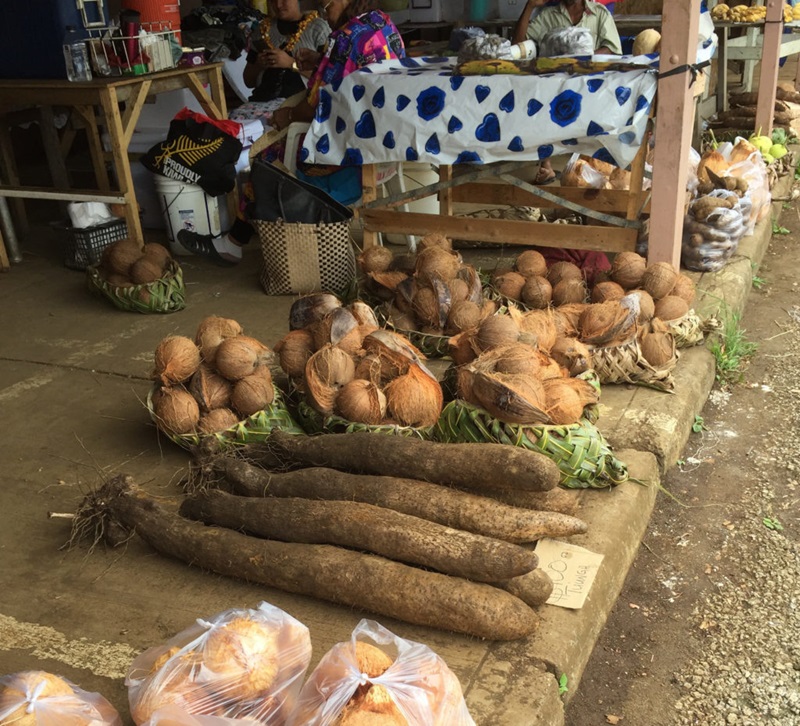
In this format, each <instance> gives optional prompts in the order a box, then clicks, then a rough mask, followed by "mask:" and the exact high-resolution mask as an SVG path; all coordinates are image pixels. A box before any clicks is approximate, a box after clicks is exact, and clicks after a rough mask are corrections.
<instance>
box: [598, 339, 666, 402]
mask: <svg viewBox="0 0 800 726" xmlns="http://www.w3.org/2000/svg"><path fill="white" fill-rule="evenodd" d="M589 349H590V350H591V353H592V368H593V369H594V370H595V371H596V372H597V375H598V376H599V377H600V382H601V383H636V384H638V385H642V386H648V387H649V388H655V389H656V390H658V391H667V392H669V393H672V392H673V391H674V390H675V380H674V379H673V377H672V371H673V369H674V368H675V365H676V364H677V362H678V352H677V350H674V351H673V353H674V354H673V356H672V358H671V359H670V360H669V361H668V362H667V363H666V364H665V365H664V366H662V367H661V368H655V367H654V366H652V365H650V363H648V362H647V360H645V357H644V356H643V355H642V349H641V346H640V345H639V339H638V338H636V337H634V338H631V339H630V340H629V341H628V342H626V343H623V344H622V345H615V346H610V347H607V348H593V347H592V346H589Z"/></svg>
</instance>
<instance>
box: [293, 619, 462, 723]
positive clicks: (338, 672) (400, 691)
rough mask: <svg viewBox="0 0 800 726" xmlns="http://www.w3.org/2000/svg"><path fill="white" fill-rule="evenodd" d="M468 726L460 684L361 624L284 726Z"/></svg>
mask: <svg viewBox="0 0 800 726" xmlns="http://www.w3.org/2000/svg"><path fill="white" fill-rule="evenodd" d="M334 722H335V723H337V724H353V726H355V725H356V724H367V723H370V724H378V723H380V724H384V726H406V724H425V725H426V726H474V724H475V721H474V720H473V719H472V716H470V714H469V711H468V710H467V704H466V703H465V701H464V695H463V693H462V690H461V684H460V683H459V681H458V678H457V677H456V675H455V674H454V673H453V671H451V670H450V668H449V667H448V666H447V664H446V663H445V662H444V660H443V659H442V658H441V657H440V656H438V655H437V654H436V653H435V652H434V651H433V650H431V648H429V647H428V646H427V645H424V644H422V643H417V642H414V641H413V640H405V639H404V638H400V637H398V636H397V635H395V634H394V633H392V632H390V631H389V630H387V629H386V628H385V627H383V626H382V625H380V624H379V623H376V622H375V621H373V620H362V621H361V622H360V623H359V624H358V625H357V626H356V628H355V629H354V630H353V633H352V635H351V638H350V640H349V641H346V642H343V643H337V644H336V645H334V646H333V647H332V648H331V649H330V650H329V651H328V652H327V653H326V654H325V655H324V656H323V657H322V660H321V661H320V662H319V664H318V665H317V667H316V668H315V669H314V671H313V672H312V673H311V675H310V676H309V679H308V681H307V682H306V684H305V685H304V686H303V690H302V691H301V692H300V697H299V699H298V703H297V709H296V710H295V712H294V713H293V714H292V716H291V718H290V720H289V722H288V724H287V726H325V725H326V724H330V723H334Z"/></svg>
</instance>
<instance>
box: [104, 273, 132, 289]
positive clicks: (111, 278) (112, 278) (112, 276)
mask: <svg viewBox="0 0 800 726" xmlns="http://www.w3.org/2000/svg"><path fill="white" fill-rule="evenodd" d="M103 274H104V277H103V279H104V280H105V281H106V282H107V283H108V284H109V285H113V286H114V287H133V283H132V282H131V281H130V279H128V278H127V277H125V276H124V275H118V274H117V273H116V272H111V273H107V272H104V273H103Z"/></svg>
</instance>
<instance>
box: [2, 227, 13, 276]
mask: <svg viewBox="0 0 800 726" xmlns="http://www.w3.org/2000/svg"><path fill="white" fill-rule="evenodd" d="M10 269H11V263H10V262H9V261H8V255H7V254H6V245H5V242H4V241H3V230H2V229H0V272H8V271H9V270H10Z"/></svg>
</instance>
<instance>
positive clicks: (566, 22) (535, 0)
mask: <svg viewBox="0 0 800 726" xmlns="http://www.w3.org/2000/svg"><path fill="white" fill-rule="evenodd" d="M547 2H548V0H528V1H527V2H526V3H525V7H524V8H523V10H522V14H521V15H520V16H519V20H517V24H516V25H515V26H514V35H513V39H512V42H514V43H521V42H522V41H524V40H533V41H535V42H536V45H537V48H538V47H539V44H540V43H541V42H542V39H543V38H544V37H545V36H546V35H547V34H548V33H549V32H551V31H553V30H558V29H560V28H571V27H581V28H588V29H589V30H590V31H591V33H592V37H593V38H594V47H595V53H597V54H600V55H604V54H610V55H622V42H621V41H620V38H619V33H618V32H617V26H616V24H615V23H614V18H613V16H612V15H611V13H610V12H609V11H608V10H606V8H605V7H604V6H603V5H601V4H600V3H599V2H595V1H594V0H560V2H558V3H557V4H555V5H548V4H547ZM535 10H538V13H537V14H536V15H535V17H532V16H533V15H534V11H535ZM555 178H556V174H555V172H554V171H553V167H552V165H551V164H550V160H549V159H545V160H544V161H542V163H541V164H540V166H539V172H538V174H537V175H536V179H535V183H536V184H549V183H550V182H552V181H555Z"/></svg>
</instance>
